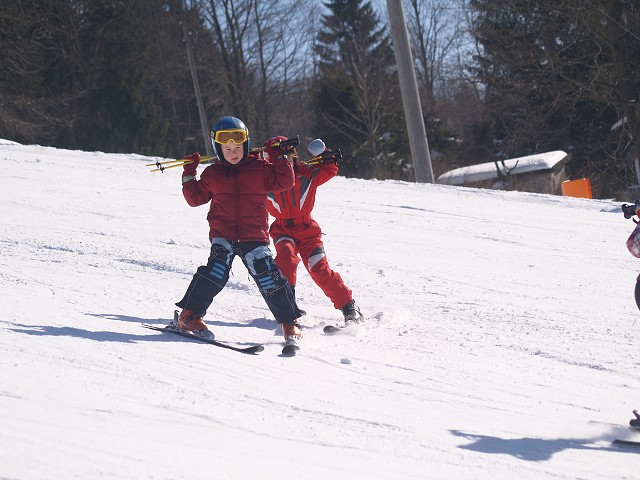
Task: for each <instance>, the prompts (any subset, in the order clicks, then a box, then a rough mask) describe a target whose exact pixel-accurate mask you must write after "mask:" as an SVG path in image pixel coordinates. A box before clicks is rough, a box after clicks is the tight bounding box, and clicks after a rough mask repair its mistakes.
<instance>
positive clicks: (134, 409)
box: [0, 142, 640, 480]
mask: <svg viewBox="0 0 640 480" xmlns="http://www.w3.org/2000/svg"><path fill="white" fill-rule="evenodd" d="M0 143H1V145H0V166H1V170H0V227H1V228H0V252H1V254H0V351H1V353H0V425H1V428H0V478H1V479H6V480H27V479H28V480H31V479H82V480H87V479H132V480H134V479H135V480H141V479H189V480H194V479H211V478H217V479H218V478H219V479H256V478H258V479H260V480H272V479H273V480H276V479H277V480H280V479H282V478H289V477H292V478H300V479H304V480H307V479H318V480H327V479H363V480H364V479H367V480H373V479H491V480H502V479H509V480H512V479H532V480H540V479H591V480H592V479H607V480H610V479H613V478H615V479H622V478H627V479H631V478H636V479H637V478H640V455H639V453H640V450H630V449H622V448H615V447H612V446H611V444H610V441H611V440H612V439H613V438H615V437H619V436H622V435H629V433H628V432H626V431H624V430H623V429H619V428H618V429H617V428H614V427H610V426H606V425H600V424H595V423H590V421H600V422H614V423H626V422H627V421H628V420H629V418H630V417H631V410H632V409H634V408H640V395H639V391H640V382H639V381H638V371H639V367H640V356H639V355H640V354H639V353H638V352H639V348H638V343H639V342H640V340H639V339H638V338H639V337H638V325H637V319H638V318H639V315H640V312H638V309H637V307H636V306H635V303H634V300H633V288H634V284H635V278H636V275H637V272H638V270H640V262H638V260H637V259H634V258H633V257H632V256H631V255H630V254H629V253H628V251H627V250H626V247H625V240H626V238H627V236H628V235H629V233H630V232H631V230H632V227H633V223H631V221H629V220H625V219H624V217H623V216H622V214H621V213H620V205H619V204H616V203H614V202H610V201H597V200H584V199H573V198H562V197H554V196H546V195H535V194H524V193H518V192H501V191H489V190H472V189H465V188H460V187H450V186H442V185H425V184H411V183H404V182H395V181H385V182H380V181H363V180H354V179H345V178H342V177H340V178H336V179H334V180H332V181H331V182H329V183H328V184H327V185H325V186H323V187H321V189H320V190H319V194H318V202H317V203H318V204H317V206H316V211H315V217H316V219H317V220H318V222H319V223H320V224H321V225H322V227H323V229H324V232H325V237H324V240H325V245H326V249H327V252H328V257H329V260H330V263H331V264H332V266H333V267H334V268H335V269H336V270H337V271H338V272H340V273H341V274H342V276H343V278H344V279H345V281H346V282H347V284H348V285H349V286H350V287H351V288H352V289H353V291H354V296H355V298H356V300H357V302H358V303H359V304H360V305H361V307H362V309H363V310H364V312H365V313H366V315H367V316H368V317H369V318H370V320H369V321H368V322H367V324H366V325H365V326H363V327H362V328H361V329H360V330H359V331H358V332H357V333H356V334H354V335H342V336H326V335H323V333H322V328H321V327H322V326H323V325H324V324H326V323H331V322H337V321H339V320H340V318H341V314H340V313H339V312H338V311H336V310H334V309H333V308H332V306H331V304H330V302H329V300H328V299H326V298H325V297H324V296H323V294H322V292H321V291H320V290H319V288H317V287H316V286H315V285H314V284H313V283H312V282H311V280H310V278H309V276H308V274H306V272H301V273H300V275H299V279H300V280H299V283H298V287H297V292H298V296H299V303H300V306H301V307H302V308H304V309H305V310H306V311H307V312H308V316H307V317H305V318H304V325H305V326H306V329H305V331H304V335H305V336H304V340H303V342H304V343H303V351H302V353H301V354H300V355H299V356H297V357H295V358H283V357H281V356H280V351H281V348H282V344H281V334H280V332H279V331H278V329H276V324H275V322H274V320H273V318H272V317H271V315H270V313H269V311H268V310H267V308H266V306H265V304H264V302H263V301H262V298H261V297H260V296H259V294H258V292H257V288H256V287H255V285H254V284H253V283H252V281H251V280H250V278H249V277H248V274H247V272H246V270H245V269H244V266H243V265H242V263H241V262H240V261H239V260H236V263H235V265H234V269H233V275H232V277H231V280H230V282H229V284H228V285H227V288H226V289H225V290H224V291H223V292H222V293H221V294H220V295H219V296H218V297H217V298H216V299H215V301H214V304H213V305H212V307H211V309H210V310H209V313H208V315H207V317H206V319H207V322H208V324H209V325H210V328H211V329H212V330H213V331H214V333H215V334H216V336H217V338H218V339H220V340H225V341H230V342H235V343H239V344H241V345H242V344H252V343H263V344H264V345H265V350H264V351H263V352H262V353H260V354H259V355H255V356H251V355H242V354H239V353H236V352H233V351H228V350H224V349H220V348H216V347H212V346H210V345H206V344H201V343H196V342H192V341H189V340H183V339H181V338H179V337H172V336H170V335H167V334H162V333H159V332H154V331H151V330H147V329H143V328H141V326H140V324H141V323H143V322H148V323H152V324H157V325H161V324H163V323H166V322H168V320H169V319H170V318H171V316H172V311H173V309H174V305H173V303H174V302H176V301H177V300H179V299H180V298H181V297H182V294H183V293H184V290H185V289H186V287H187V285H188V283H189V281H190V279H191V276H192V273H193V272H194V271H195V269H196V268H197V267H198V265H200V264H202V263H204V262H205V261H206V259H207V256H208V251H209V246H208V242H207V234H208V227H207V224H206V221H205V216H206V213H207V207H200V208H191V207H189V206H188V205H187V204H186V202H185V201H184V199H183V198H182V194H181V190H180V169H174V170H167V171H165V172H164V173H149V172H148V168H147V167H145V164H146V163H148V162H149V161H150V159H149V158H145V157H141V156H137V155H111V154H103V153H89V152H80V151H66V150H59V149H53V148H44V147H39V146H22V145H17V144H12V143H10V142H0Z"/></svg>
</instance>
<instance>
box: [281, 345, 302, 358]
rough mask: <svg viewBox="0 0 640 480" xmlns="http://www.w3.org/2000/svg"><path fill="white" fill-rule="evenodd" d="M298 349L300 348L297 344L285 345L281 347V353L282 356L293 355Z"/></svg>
mask: <svg viewBox="0 0 640 480" xmlns="http://www.w3.org/2000/svg"><path fill="white" fill-rule="evenodd" d="M298 350H300V347H299V346H298V345H285V346H284V348H283V349H282V355H283V356H284V357H295V356H296V354H297V353H298Z"/></svg>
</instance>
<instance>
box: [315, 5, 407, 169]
mask: <svg viewBox="0 0 640 480" xmlns="http://www.w3.org/2000/svg"><path fill="white" fill-rule="evenodd" d="M325 7H326V8H327V9H328V10H329V13H327V14H326V15H324V16H323V18H322V24H323V28H322V29H321V30H320V32H319V34H318V35H317V38H316V44H315V48H314V51H315V54H316V65H317V76H316V78H315V81H314V86H313V89H312V95H313V98H314V107H315V109H314V112H315V113H316V128H317V130H318V132H321V135H323V137H324V138H325V139H326V140H327V143H328V144H329V145H331V146H332V147H335V148H338V147H339V148H341V149H342V152H343V155H344V156H345V158H346V161H345V167H344V169H343V172H344V173H345V174H347V175H360V176H365V177H369V176H375V177H377V178H385V177H390V176H397V175H398V172H392V171H391V170H390V169H389V164H390V163H391V162H390V160H389V155H388V153H389V151H387V152H385V151H384V149H383V148H382V146H381V144H382V143H383V140H382V138H389V137H390V138H391V139H392V140H393V141H392V142H390V143H389V144H388V145H387V148H388V149H390V150H391V151H397V150H398V149H399V145H400V144H402V145H404V144H406V142H404V141H399V140H404V138H405V134H404V132H403V130H402V120H401V108H402V102H401V99H400V94H399V87H398V82H397V77H396V76H395V68H394V56H393V50H392V48H391V42H390V39H389V36H388V34H387V33H386V32H385V29H384V28H383V27H381V26H379V23H380V22H379V20H378V17H377V15H376V14H375V11H374V10H373V8H372V6H371V3H370V2H368V1H367V2H363V1H362V0H331V1H329V2H327V3H325ZM385 133H387V135H384V137H383V134H385ZM393 142H396V143H395V145H394V143H393ZM385 153H386V154H385ZM398 163H399V162H396V164H398Z"/></svg>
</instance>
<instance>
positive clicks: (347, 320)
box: [340, 300, 364, 327]
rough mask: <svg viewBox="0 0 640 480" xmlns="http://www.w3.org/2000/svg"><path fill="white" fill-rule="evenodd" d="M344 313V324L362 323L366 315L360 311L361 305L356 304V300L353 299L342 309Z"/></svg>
mask: <svg viewBox="0 0 640 480" xmlns="http://www.w3.org/2000/svg"><path fill="white" fill-rule="evenodd" d="M340 310H341V311H342V314H343V315H344V326H345V327H346V326H348V325H351V324H352V323H360V322H362V321H364V316H363V315H362V312H361V311H360V307H358V305H356V302H355V300H351V301H350V302H349V303H347V304H346V305H345V306H344V307H342V308H341V309H340Z"/></svg>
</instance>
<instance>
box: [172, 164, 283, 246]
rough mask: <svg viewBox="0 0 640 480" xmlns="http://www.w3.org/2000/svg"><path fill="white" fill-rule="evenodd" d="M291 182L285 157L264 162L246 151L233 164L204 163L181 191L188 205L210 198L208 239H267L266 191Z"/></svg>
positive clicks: (274, 189) (200, 202) (274, 190)
mask: <svg viewBox="0 0 640 480" xmlns="http://www.w3.org/2000/svg"><path fill="white" fill-rule="evenodd" d="M294 182H295V177H294V173H293V167H292V166H291V163H290V162H289V161H287V160H286V159H277V160H274V161H273V162H267V161H266V160H264V159H263V158H262V157H261V156H260V155H259V154H256V153H250V154H249V156H248V157H247V158H246V159H244V160H242V161H241V162H240V163H238V164H237V165H231V164H230V163H228V162H225V161H220V160H218V161H217V162H216V163H214V164H212V165H210V166H208V167H207V168H205V169H204V171H203V172H202V174H201V175H200V180H195V179H193V180H189V181H187V182H186V183H183V185H182V194H183V195H184V198H185V200H186V201H187V203H188V204H189V205H191V206H192V207H197V206H199V205H204V204H205V203H207V202H209V201H211V207H210V208H209V213H208V215H207V220H208V221H209V239H212V238H214V237H221V238H224V239H226V240H229V241H231V242H250V241H255V242H266V243H268V242H269V215H268V213H267V205H266V204H267V193H268V192H281V191H283V190H290V189H291V188H292V187H293V185H294Z"/></svg>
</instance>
